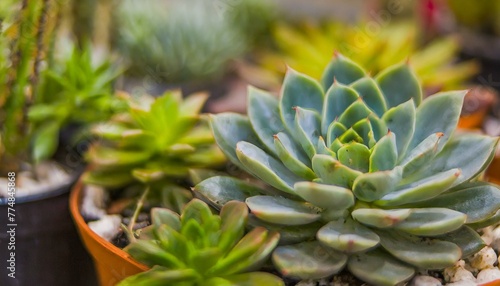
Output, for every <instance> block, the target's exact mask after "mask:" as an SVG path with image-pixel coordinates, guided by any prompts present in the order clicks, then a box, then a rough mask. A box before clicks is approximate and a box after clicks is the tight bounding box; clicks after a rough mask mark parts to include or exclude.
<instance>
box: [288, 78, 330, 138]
mask: <svg viewBox="0 0 500 286" xmlns="http://www.w3.org/2000/svg"><path fill="white" fill-rule="evenodd" d="M323 97H324V94H323V89H322V88H321V86H320V85H319V83H318V82H317V81H316V80H314V79H312V78H311V77H309V76H306V75H303V74H301V73H298V72H296V71H294V70H293V69H291V68H288V70H287V73H286V75H285V80H284V81H283V88H282V89H281V100H280V113H281V119H282V121H283V123H284V124H285V127H286V128H287V129H288V131H290V132H291V133H292V134H294V131H295V124H294V121H295V110H294V109H293V108H294V107H301V108H308V109H314V110H316V111H317V112H318V113H321V111H322V110H323Z"/></svg>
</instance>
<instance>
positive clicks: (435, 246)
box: [376, 230, 462, 269]
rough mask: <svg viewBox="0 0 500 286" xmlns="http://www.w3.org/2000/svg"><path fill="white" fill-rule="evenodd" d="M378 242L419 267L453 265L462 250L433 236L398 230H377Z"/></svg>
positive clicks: (429, 267)
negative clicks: (428, 236)
mask: <svg viewBox="0 0 500 286" xmlns="http://www.w3.org/2000/svg"><path fill="white" fill-rule="evenodd" d="M376 232H377V234H378V235H379V236H380V244H381V245H382V246H383V247H384V248H385V250H387V251H388V252H389V253H390V254H392V255H393V256H394V257H396V258H397V259H399V260H401V261H404V262H406V263H408V264H410V265H413V266H415V267H417V268H421V269H443V268H446V267H450V266H453V265H454V264H455V263H456V262H457V261H458V260H459V259H460V258H461V257H462V251H461V250H460V247H458V246H457V245H456V244H454V243H451V242H448V241H443V240H439V239H433V238H420V237H418V236H413V235H410V234H406V233H403V232H399V231H385V230H384V231H382V230H377V231H376Z"/></svg>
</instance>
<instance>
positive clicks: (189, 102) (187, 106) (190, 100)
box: [179, 92, 209, 117]
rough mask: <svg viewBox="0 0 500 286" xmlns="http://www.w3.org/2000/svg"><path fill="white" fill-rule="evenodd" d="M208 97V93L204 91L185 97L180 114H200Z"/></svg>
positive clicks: (190, 115)
mask: <svg viewBox="0 0 500 286" xmlns="http://www.w3.org/2000/svg"><path fill="white" fill-rule="evenodd" d="M208 97H209V96H208V94H207V93H204V92H199V93H194V94H191V95H189V96H187V97H185V98H184V99H183V100H182V102H181V104H180V106H179V113H180V115H181V116H187V117H196V116H198V114H199V113H200V111H201V109H202V108H203V105H205V102H206V101H207V99H208Z"/></svg>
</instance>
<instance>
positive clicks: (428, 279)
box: [408, 275, 443, 286]
mask: <svg viewBox="0 0 500 286" xmlns="http://www.w3.org/2000/svg"><path fill="white" fill-rule="evenodd" d="M441 285H443V284H441V281H439V280H438V279H437V278H434V277H432V276H428V275H418V276H415V277H414V278H413V279H412V280H411V281H410V283H408V286H441Z"/></svg>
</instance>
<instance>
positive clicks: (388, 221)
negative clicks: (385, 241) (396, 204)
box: [351, 208, 412, 228]
mask: <svg viewBox="0 0 500 286" xmlns="http://www.w3.org/2000/svg"><path fill="white" fill-rule="evenodd" d="M411 213H412V209H394V210H383V209H365V208H359V209H356V210H354V211H353V212H352V213H351V215H352V217H353V218H354V219H355V220H357V221H358V222H360V223H362V224H365V225H368V226H373V227H376V228H391V227H394V226H395V225H397V224H398V223H400V222H402V221H403V220H405V219H406V218H407V217H408V216H409V215H410V214H411Z"/></svg>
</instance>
